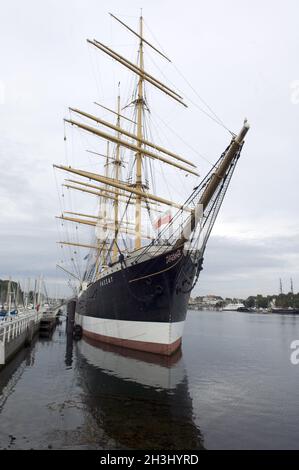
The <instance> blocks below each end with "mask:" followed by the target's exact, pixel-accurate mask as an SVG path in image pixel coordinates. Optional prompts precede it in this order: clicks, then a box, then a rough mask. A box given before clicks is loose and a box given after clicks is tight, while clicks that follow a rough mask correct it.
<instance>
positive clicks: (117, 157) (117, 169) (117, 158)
mask: <svg viewBox="0 0 299 470" xmlns="http://www.w3.org/2000/svg"><path fill="white" fill-rule="evenodd" d="M116 123H117V124H116V125H117V127H120V93H119V92H118V97H117V121H116ZM117 138H118V139H119V138H120V132H119V131H117ZM114 164H115V179H116V181H119V176H120V175H119V173H120V145H119V144H117V146H116V155H115V162H114ZM118 206H119V189H116V191H115V200H114V227H115V228H114V230H115V232H114V246H113V259H114V261H116V260H117V254H118V248H117V236H118V225H119V221H118Z"/></svg>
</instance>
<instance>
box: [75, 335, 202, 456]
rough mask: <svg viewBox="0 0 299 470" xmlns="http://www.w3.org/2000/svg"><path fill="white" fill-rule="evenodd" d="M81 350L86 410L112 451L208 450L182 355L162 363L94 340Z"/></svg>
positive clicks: (80, 346) (79, 362) (80, 371)
mask: <svg viewBox="0 0 299 470" xmlns="http://www.w3.org/2000/svg"><path fill="white" fill-rule="evenodd" d="M68 343H69V342H68ZM67 350H68V353H67V355H66V362H67V363H68V365H70V361H71V355H70V353H71V350H70V345H69V344H68V348H67ZM75 350H76V356H77V371H78V374H79V380H80V382H81V383H80V386H81V387H82V389H83V390H84V391H85V398H84V402H85V405H86V406H87V407H88V410H89V413H90V414H91V415H92V417H93V419H94V420H95V421H96V423H97V425H98V426H99V427H101V428H102V429H103V431H104V432H105V434H106V436H107V437H108V438H109V439H110V440H112V441H113V442H114V446H113V445H112V447H114V448H130V449H203V438H202V435H201V433H200V430H199V429H198V427H197V426H196V425H195V423H194V420H193V408H192V399H191V397H190V394H189V390H188V378H187V373H186V369H185V366H184V362H183V358H182V353H181V351H178V352H177V353H176V354H175V355H173V356H171V357H162V356H158V355H155V354H150V353H144V352H138V351H131V350H128V349H123V348H118V347H115V346H111V345H106V344H102V345H99V343H96V344H95V343H94V342H93V341H91V340H89V339H88V340H86V339H82V340H81V341H79V342H78V343H76V344H75ZM110 445H111V444H110Z"/></svg>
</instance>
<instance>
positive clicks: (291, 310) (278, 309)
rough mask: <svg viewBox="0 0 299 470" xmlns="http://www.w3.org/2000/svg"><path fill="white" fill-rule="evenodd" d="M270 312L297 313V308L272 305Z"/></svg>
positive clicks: (298, 309)
mask: <svg viewBox="0 0 299 470" xmlns="http://www.w3.org/2000/svg"><path fill="white" fill-rule="evenodd" d="M271 312H272V313H287V314H289V315H299V308H293V307H286V308H284V307H272V309H271Z"/></svg>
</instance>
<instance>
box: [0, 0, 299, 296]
mask: <svg viewBox="0 0 299 470" xmlns="http://www.w3.org/2000/svg"><path fill="white" fill-rule="evenodd" d="M140 7H142V8H143V15H144V18H145V34H146V35H147V37H148V39H149V40H150V41H151V42H153V43H154V44H155V45H156V46H157V47H161V45H162V47H163V50H164V51H165V52H166V53H167V55H169V56H170V58H171V59H172V61H173V64H174V65H170V64H168V63H167V62H165V61H164V62H163V60H162V61H160V59H159V58H158V57H157V56H156V55H155V54H154V53H152V51H148V52H147V51H146V54H145V62H146V65H148V69H150V70H151V72H152V73H153V74H154V75H156V76H158V77H159V78H161V77H162V78H163V80H164V81H166V80H168V82H169V84H171V86H174V85H176V86H177V87H178V89H179V90H181V91H182V92H183V93H184V96H185V97H186V98H185V100H186V103H187V104H188V105H189V107H188V109H187V110H185V109H184V108H182V109H181V107H180V105H177V104H175V103H170V104H168V101H167V99H166V98H165V97H160V96H159V95H158V94H157V93H156V92H155V91H152V90H151V89H148V90H147V93H148V98H149V101H150V102H151V103H152V106H153V109H155V110H157V109H158V110H159V111H158V112H159V114H157V117H161V118H163V120H164V121H166V122H167V124H168V125H170V126H171V128H172V129H174V130H175V131H176V132H177V133H178V134H179V136H180V138H181V139H183V140H184V141H185V142H187V143H188V144H189V145H191V146H192V147H193V149H195V151H193V150H191V149H190V147H188V146H187V145H184V144H183V143H182V140H181V139H176V138H175V137H173V138H171V137H170V136H168V137H167V144H168V147H171V148H173V149H175V150H178V151H180V152H181V153H184V155H185V156H186V157H188V158H189V159H192V160H193V161H194V162H195V163H196V164H197V165H198V168H199V171H200V173H201V175H204V174H205V172H206V171H208V169H209V164H208V162H207V160H208V161H210V162H214V161H215V160H216V159H217V158H218V156H219V154H220V153H221V152H222V151H223V150H224V148H225V147H226V145H227V144H228V142H229V134H228V133H227V132H226V131H225V130H224V129H223V128H221V127H220V126H218V125H216V124H215V122H213V121H212V120H210V119H209V118H207V116H206V115H205V114H203V113H202V112H200V110H199V109H198V105H200V106H203V105H202V104H201V103H200V100H199V97H198V95H197V94H195V92H194V91H193V90H192V89H191V88H190V87H189V85H188V83H187V82H186V80H184V79H183V78H182V74H183V76H184V77H186V79H187V80H188V82H190V83H191V84H192V87H193V88H194V89H196V90H197V93H198V94H199V95H200V96H201V97H203V98H204V99H205V101H206V102H207V103H209V105H210V106H211V107H212V108H213V110H215V112H216V113H217V114H218V115H219V116H220V117H221V119H222V120H223V122H224V123H225V124H226V125H227V126H228V127H229V129H232V130H233V131H238V130H239V128H240V127H241V125H242V122H243V119H244V117H247V118H248V120H249V121H250V124H251V126H252V127H251V130H250V133H249V134H248V138H247V141H246V146H245V147H244V150H243V153H242V158H241V159H240V161H239V163H238V168H237V170H236V172H235V174H234V177H233V180H232V183H231V186H230V188H229V191H228V193H227V196H226V199H225V202H224V204H223V207H222V209H221V213H220V214H219V217H218V219H217V223H216V225H215V227H214V231H213V235H212V236H211V239H210V241H209V244H208V248H207V251H206V255H205V261H204V271H203V272H202V273H201V276H200V281H199V283H198V285H197V286H196V288H195V291H194V293H193V295H195V294H197V295H203V294H209V293H214V294H219V295H223V296H239V297H244V296H245V297H246V296H247V295H250V294H255V293H263V294H268V293H275V292H277V291H278V287H279V278H280V277H281V278H282V279H283V283H284V288H285V290H288V289H289V285H290V281H289V279H290V277H293V279H294V286H295V289H296V290H297V291H299V213H298V202H299V198H298V193H299V185H298V174H299V163H298V157H299V154H298V143H299V132H298V131H299V99H298V98H299V93H298V90H299V85H298V83H299V59H298V57H299V28H298V18H299V2H298V1H297V0H284V1H283V0H251V1H247V2H239V1H237V0H210V1H209V2H208V1H202V0H196V1H193V0H189V1H188V0H187V1H185V2H181V1H178V0H171V1H168V0H165V1H161V0H159V1H156V0H144V1H143V2H139V1H135V0H130V1H129V0H128V1H120V0H114V1H113V0H109V1H99V0H97V1H95V0H60V1H56V0H43V1H42V2H38V1H37V0H27V1H26V2H21V1H20V0H18V1H17V0H10V2H5V3H3V4H2V6H1V28H0V60H1V67H0V119H1V126H0V155H1V184H0V207H1V225H0V227H1V228H0V230H1V245H0V262H1V264H0V277H1V278H7V277H8V276H9V275H11V276H12V277H13V278H15V279H20V280H21V279H22V280H23V279H25V278H27V277H31V278H33V277H35V276H37V275H39V274H40V273H42V274H43V275H44V277H45V278H46V279H47V280H48V285H49V290H50V291H51V292H54V286H55V283H60V284H61V287H60V289H61V290H60V292H63V289H64V288H63V287H62V285H63V282H66V280H67V279H66V278H65V277H64V275H63V274H62V273H61V272H58V271H57V270H56V268H55V266H56V262H57V260H58V259H59V253H58V251H57V247H56V241H57V239H58V235H57V226H56V222H55V218H54V217H55V215H56V214H58V213H59V211H60V207H59V199H58V197H57V190H56V182H55V178H54V176H53V169H52V164H53V163H62V164H63V163H65V162H66V148H65V142H64V140H63V137H64V126H63V121H62V120H63V117H64V116H66V115H67V108H68V106H78V107H81V108H83V109H91V108H90V104H91V103H92V102H93V101H95V100H98V101H101V102H102V103H104V104H106V105H108V106H113V105H114V103H115V96H116V84H117V82H118V80H119V76H118V74H117V66H116V64H114V63H113V62H112V61H110V59H108V58H107V57H104V58H103V56H102V55H101V54H100V53H98V52H96V51H94V50H92V49H91V47H90V46H88V45H87V43H86V38H88V37H89V38H91V39H93V38H96V39H98V40H100V41H103V42H104V43H106V44H108V45H110V46H111V47H114V48H115V49H117V50H118V51H119V52H120V53H121V54H123V55H126V56H127V57H129V58H130V60H132V59H133V58H134V54H135V52H136V41H135V38H133V37H131V36H130V35H128V34H127V33H126V31H124V30H122V28H121V27H120V25H118V24H116V23H115V22H114V21H113V20H112V19H111V18H110V17H109V15H108V12H109V11H112V12H113V13H115V14H116V15H118V16H119V17H120V18H121V19H122V20H123V21H125V22H127V23H128V24H129V25H130V26H131V27H133V28H136V27H137V22H138V16H139V11H140ZM157 41H158V42H157ZM122 73H124V72H122ZM122 79H123V81H126V80H127V82H128V79H127V77H126V76H122ZM98 112H99V110H98ZM153 116H154V113H153ZM107 117H108V116H107ZM170 141H171V142H170ZM199 154H201V155H202V156H203V157H204V158H202V157H200V156H199ZM73 158H75V157H73ZM90 165H91V164H90ZM86 168H88V165H87V166H86ZM90 168H91V166H90ZM193 183H194V180H190V185H191V184H192V185H193Z"/></svg>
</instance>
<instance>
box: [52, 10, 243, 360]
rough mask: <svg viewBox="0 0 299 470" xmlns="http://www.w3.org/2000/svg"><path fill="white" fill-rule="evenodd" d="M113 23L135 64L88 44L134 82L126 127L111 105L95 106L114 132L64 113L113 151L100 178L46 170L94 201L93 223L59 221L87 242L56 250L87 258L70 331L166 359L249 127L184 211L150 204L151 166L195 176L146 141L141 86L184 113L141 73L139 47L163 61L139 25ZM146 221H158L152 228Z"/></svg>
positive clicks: (186, 164)
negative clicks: (131, 46)
mask: <svg viewBox="0 0 299 470" xmlns="http://www.w3.org/2000/svg"><path fill="white" fill-rule="evenodd" d="M112 16H113V17H114V18H115V19H116V20H117V21H118V22H119V23H121V24H122V26H124V27H125V28H126V29H127V30H129V32H130V33H132V34H133V35H134V36H135V37H137V38H138V42H139V52H138V63H137V64H135V63H133V62H131V61H129V60H127V59H126V58H124V57H123V56H121V55H120V54H119V53H117V52H115V51H114V50H112V49H111V48H110V47H108V46H106V45H104V44H103V43H101V42H99V41H97V40H88V43H90V44H91V45H92V47H94V48H96V49H97V50H99V51H101V52H102V53H104V54H106V55H108V56H109V57H111V58H113V59H114V60H115V61H116V62H117V63H118V64H121V65H122V66H124V67H126V68H127V69H129V70H130V72H132V73H133V74H134V76H135V77H137V82H136V89H135V95H134V100H133V101H132V102H131V105H132V106H133V107H134V118H133V119H130V118H128V117H126V116H125V115H124V114H125V112H123V108H121V105H120V96H118V100H117V109H116V110H111V109H108V108H107V107H104V106H102V108H104V109H105V110H106V111H109V112H111V113H114V115H115V117H116V121H115V122H114V123H113V122H111V121H107V120H104V119H103V118H102V117H99V116H95V115H93V114H90V113H87V112H84V111H81V110H79V109H74V108H70V110H71V112H72V116H73V114H75V115H76V116H79V117H80V118H83V119H85V121H84V122H82V119H81V120H78V119H74V118H70V119H65V121H66V122H67V123H68V124H70V125H72V126H75V127H76V128H78V129H80V130H83V131H84V132H87V133H88V134H93V135H94V136H97V137H98V138H99V139H104V140H105V141H107V142H108V143H110V147H111V146H113V151H112V152H111V148H110V152H109V151H108V150H107V155H106V164H105V167H104V168H105V171H103V174H98V173H93V172H89V171H85V170H81V169H77V168H73V167H69V166H61V165H54V167H56V168H58V169H60V170H64V171H66V172H68V173H71V174H72V175H75V176H77V177H78V176H79V177H81V178H82V179H80V180H78V179H75V180H74V179H70V180H67V184H65V186H67V187H68V188H71V189H72V190H79V191H83V192H84V193H87V194H90V195H92V196H93V197H94V196H96V197H97V198H98V201H99V210H98V212H97V214H95V215H88V214H83V213H74V212H68V213H66V212H65V213H63V214H62V215H61V217H60V218H61V219H62V220H63V223H66V222H72V223H76V224H80V225H81V224H82V225H85V226H86V225H87V226H90V227H92V228H94V229H95V230H94V231H95V233H94V243H90V242H87V241H86V242H84V243H79V242H78V241H76V240H67V241H59V242H58V243H59V244H60V245H61V246H65V245H69V246H75V247H79V248H82V249H87V250H90V254H89V255H88V260H89V261H88V268H86V270H85V272H84V275H83V276H82V279H80V288H79V291H78V296H77V304H76V324H79V325H81V327H82V331H83V334H84V335H85V336H87V337H90V338H92V339H93V340H98V341H100V342H106V343H112V344H116V345H119V346H123V347H127V348H132V349H136V350H142V351H150V352H154V353H158V354H164V355H170V354H172V353H173V352H174V351H176V350H177V349H178V348H179V347H180V345H181V340H182V334H183V328H184V322H185V318H186V312H187V306H188V301H189V297H190V292H191V290H192V289H193V287H194V285H195V283H196V282H197V279H198V276H199V273H200V271H201V269H202V264H203V254H204V250H205V247H206V244H207V240H208V237H209V235H210V232H211V229H212V226H213V224H214V222H215V219H216V216H217V214H218V212H219V209H220V206H221V203H222V201H223V198H224V196H225V193H226V190H227V187H228V185H229V183H230V179H231V177H232V174H233V172H234V169H235V166H236V164H237V161H238V158H239V156H240V152H241V149H242V146H243V142H244V138H245V135H246V133H247V131H248V129H249V125H248V123H247V121H245V122H244V125H243V127H242V129H241V131H240V132H239V134H237V135H235V134H233V135H232V139H231V142H230V143H229V145H228V147H227V148H226V149H225V151H224V152H223V153H222V155H221V156H220V158H219V159H218V161H217V162H216V163H215V165H214V166H213V167H212V169H211V171H210V172H209V173H208V174H207V175H206V177H205V178H203V179H202V180H201V181H200V182H199V183H198V184H197V185H196V187H195V188H191V189H190V191H189V194H190V195H189V197H188V198H187V200H186V201H185V202H184V203H178V202H174V201H171V200H168V199H165V198H164V197H162V196H161V195H159V191H154V190H153V188H152V187H151V184H150V179H149V178H148V176H147V177H145V175H144V168H145V166H146V164H148V163H151V162H155V161H158V162H159V164H161V166H162V165H163V166H164V165H166V166H171V167H172V168H175V169H176V170H177V171H180V172H184V173H185V174H186V173H187V174H189V173H190V174H193V175H197V176H198V174H197V172H196V167H195V165H194V163H193V162H192V161H189V160H187V159H186V158H183V157H181V156H180V155H178V154H176V153H175V152H173V151H170V150H168V149H166V148H164V147H162V146H160V145H158V144H156V143H154V142H152V141H151V140H149V138H148V136H147V135H145V133H144V116H145V113H146V112H147V111H148V106H147V101H146V96H145V86H149V87H154V88H156V89H158V90H159V91H161V92H162V93H163V94H165V95H167V96H168V97H169V98H170V99H172V100H175V101H176V102H178V103H179V104H181V105H183V106H186V104H185V103H184V100H183V97H182V96H181V95H179V94H178V93H177V92H176V91H175V90H173V89H172V88H170V87H168V86H167V85H165V84H164V83H162V82H161V81H160V80H158V79H156V78H155V77H154V76H153V75H151V74H150V73H148V72H147V71H146V70H145V67H144V48H145V47H148V48H151V49H153V50H154V51H155V53H157V54H160V55H162V56H163V57H164V58H165V59H166V60H169V59H167V57H166V56H165V54H164V53H162V52H160V51H159V50H158V49H157V48H156V47H155V46H153V45H152V44H151V43H150V42H149V41H147V40H146V39H145V38H144V34H143V18H142V16H141V17H140V22H139V31H138V32H137V31H134V30H133V29H132V28H131V27H129V26H127V25H126V24H125V23H123V22H122V21H121V20H120V19H118V18H116V17H115V16H114V15H112ZM86 120H87V121H88V124H86ZM126 124H129V125H130V131H129V130H127V129H128V126H126ZM108 145H109V144H108ZM124 154H126V155H127V157H128V155H129V158H130V172H129V174H128V175H127V177H124V175H123V167H124ZM169 208H171V210H172V212H173V214H171V213H170V211H169ZM166 209H167V210H166ZM157 214H158V216H157ZM153 216H154V217H158V219H157V218H156V219H155V222H153ZM129 240H130V242H131V244H130V243H129V242H128V241H129ZM132 242H133V243H132ZM90 260H92V262H91V261H90Z"/></svg>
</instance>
